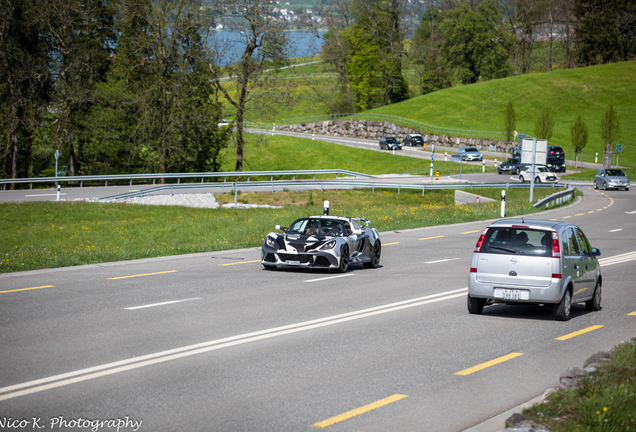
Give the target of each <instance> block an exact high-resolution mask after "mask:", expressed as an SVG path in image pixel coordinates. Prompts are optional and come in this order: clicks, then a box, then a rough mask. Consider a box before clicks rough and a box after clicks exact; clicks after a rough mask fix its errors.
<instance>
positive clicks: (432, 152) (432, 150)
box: [429, 144, 435, 184]
mask: <svg viewBox="0 0 636 432" xmlns="http://www.w3.org/2000/svg"><path fill="white" fill-rule="evenodd" d="M434 164H435V144H433V148H432V149H431V172H430V174H429V176H430V177H431V184H433V165H434Z"/></svg>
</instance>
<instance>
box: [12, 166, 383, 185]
mask: <svg viewBox="0 0 636 432" xmlns="http://www.w3.org/2000/svg"><path fill="white" fill-rule="evenodd" d="M329 174H335V175H336V178H338V175H345V176H352V177H366V178H374V176H372V175H369V174H362V173H358V172H355V171H349V170H342V169H331V170H295V171H294V170H292V171H284V170H283V171H231V172H206V173H163V174H162V173H158V174H113V175H96V176H66V177H32V178H21V179H0V184H1V185H3V190H6V185H7V184H12V183H30V184H31V189H33V183H56V182H58V183H62V182H67V183H68V182H79V184H80V187H83V185H84V182H88V181H104V182H105V186H108V181H122V180H129V181H130V185H132V182H133V180H148V181H150V180H152V184H155V181H156V180H157V179H175V178H176V179H177V184H180V183H181V179H182V178H201V183H204V180H205V179H206V178H216V177H224V180H223V181H224V182H225V181H226V180H225V179H226V178H227V177H233V178H236V177H247V178H248V181H249V178H250V177H259V176H261V177H270V180H272V181H273V180H274V176H290V177H292V179H294V180H295V179H296V176H307V175H313V176H314V179H315V178H316V175H329Z"/></svg>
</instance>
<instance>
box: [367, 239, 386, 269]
mask: <svg viewBox="0 0 636 432" xmlns="http://www.w3.org/2000/svg"><path fill="white" fill-rule="evenodd" d="M381 254H382V245H381V244H380V240H376V241H375V244H374V245H373V254H372V255H371V261H369V262H366V263H364V264H362V265H363V266H364V267H365V268H378V266H379V265H380V255H381Z"/></svg>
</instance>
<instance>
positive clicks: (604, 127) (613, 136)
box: [601, 104, 621, 169]
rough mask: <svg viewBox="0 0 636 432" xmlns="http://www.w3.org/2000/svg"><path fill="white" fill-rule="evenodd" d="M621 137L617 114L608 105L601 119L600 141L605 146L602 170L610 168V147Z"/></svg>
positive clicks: (611, 106)
mask: <svg viewBox="0 0 636 432" xmlns="http://www.w3.org/2000/svg"><path fill="white" fill-rule="evenodd" d="M620 136H621V126H620V122H619V121H618V113H617V112H616V109H614V106H613V105H612V104H610V106H609V107H608V108H607V111H605V114H604V115H603V118H602V119H601V139H602V140H603V143H604V144H605V151H604V152H603V168H606V169H607V168H611V167H612V166H611V165H612V145H613V144H615V143H616V141H618V139H619V138H620Z"/></svg>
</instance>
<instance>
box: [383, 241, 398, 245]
mask: <svg viewBox="0 0 636 432" xmlns="http://www.w3.org/2000/svg"><path fill="white" fill-rule="evenodd" d="M396 244H400V242H393V243H384V244H383V245H382V246H391V245H396Z"/></svg>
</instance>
